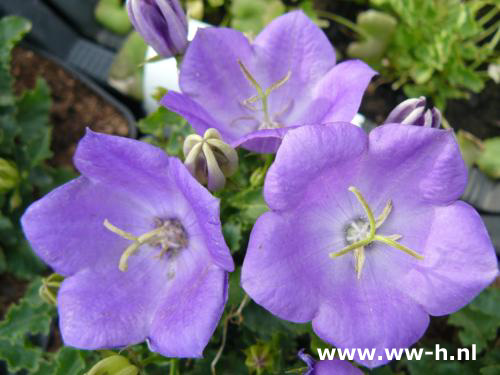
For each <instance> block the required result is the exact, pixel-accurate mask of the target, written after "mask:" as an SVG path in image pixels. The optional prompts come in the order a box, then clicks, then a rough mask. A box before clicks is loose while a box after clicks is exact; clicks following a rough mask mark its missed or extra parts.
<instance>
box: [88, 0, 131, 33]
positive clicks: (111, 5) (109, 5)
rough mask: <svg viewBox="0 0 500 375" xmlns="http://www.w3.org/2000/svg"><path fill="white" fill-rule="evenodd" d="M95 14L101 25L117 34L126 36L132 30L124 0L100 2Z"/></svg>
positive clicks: (101, 0)
mask: <svg viewBox="0 0 500 375" xmlns="http://www.w3.org/2000/svg"><path fill="white" fill-rule="evenodd" d="M94 14H95V18H96V20H97V21H98V22H99V23H100V24H101V25H103V26H104V27H106V28H107V29H109V30H110V31H112V32H114V33H116V34H122V35H123V34H126V33H128V32H129V30H130V29H131V28H132V25H131V23H130V21H129V19H128V14H127V10H126V9H125V6H124V5H123V1H122V0H100V1H99V2H98V3H97V6H96V8H95V12H94Z"/></svg>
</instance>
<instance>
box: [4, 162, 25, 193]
mask: <svg viewBox="0 0 500 375" xmlns="http://www.w3.org/2000/svg"><path fill="white" fill-rule="evenodd" d="M20 180H21V177H20V176H19V172H18V170H17V167H16V165H15V164H14V163H13V162H11V161H9V160H6V159H2V158H0V193H5V192H7V191H9V190H12V189H13V188H15V187H16V186H17V185H18V184H19V181H20Z"/></svg>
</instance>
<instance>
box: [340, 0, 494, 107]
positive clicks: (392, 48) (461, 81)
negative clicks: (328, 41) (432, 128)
mask: <svg viewBox="0 0 500 375" xmlns="http://www.w3.org/2000/svg"><path fill="white" fill-rule="evenodd" d="M371 4H372V6H373V7H374V8H376V9H377V11H380V12H384V13H386V17H388V16H392V17H395V18H396V19H397V26H396V28H395V31H394V34H393V35H392V38H391V41H390V42H388V39H387V38H388V36H389V35H388V33H387V32H381V33H375V32H370V31H369V30H367V29H366V24H365V23H361V22H360V21H362V20H363V18H361V16H360V18H358V22H359V25H358V27H359V28H361V29H362V33H360V34H363V35H361V36H362V37H363V38H364V40H363V41H361V42H358V43H356V44H353V45H351V47H350V49H349V51H350V52H351V53H352V55H353V56H360V57H363V56H366V57H368V61H369V62H370V63H371V64H372V65H373V66H374V67H375V68H376V69H378V70H379V71H380V72H381V74H382V75H383V76H385V77H387V78H388V79H389V80H391V81H395V83H394V85H393V87H394V88H399V87H401V86H402V87H403V90H404V92H405V94H406V95H407V96H408V97H417V96H420V95H425V96H428V97H432V98H433V100H434V102H435V104H436V105H437V106H438V107H439V108H441V109H444V108H445V106H446V101H447V100H448V99H451V98H465V97H467V96H468V94H469V93H470V92H476V93H477V92H479V91H481V90H482V89H483V87H484V84H485V81H486V80H487V79H488V75H487V73H486V71H483V70H480V69H483V65H487V64H488V63H490V62H493V61H494V60H495V58H498V53H497V52H496V51H495V47H496V45H497V43H498V41H499V39H500V31H499V28H498V26H499V22H500V21H498V15H499V14H500V5H499V3H498V2H494V1H482V0H473V1H466V2H465V1H459V0H447V1H434V0H372V1H371ZM381 20H382V19H381V16H379V21H381ZM377 22H378V21H377ZM385 23H386V25H387V28H388V30H389V29H390V28H392V27H393V26H394V25H393V21H389V19H388V20H387V22H385ZM378 27H383V25H382V24H378V25H377V28H378ZM366 35H368V36H366ZM384 46H387V48H386V50H385V52H384V53H382V54H381V53H380V49H381V48H383V47H384ZM375 47H376V48H375ZM374 50H375V53H374ZM377 56H383V58H379V59H374V57H375V58H376V57H377ZM485 69H486V68H485Z"/></svg>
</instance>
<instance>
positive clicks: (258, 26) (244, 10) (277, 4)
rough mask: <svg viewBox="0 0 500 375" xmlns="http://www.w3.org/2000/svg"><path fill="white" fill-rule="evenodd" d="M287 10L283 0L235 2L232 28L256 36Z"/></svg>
mask: <svg viewBox="0 0 500 375" xmlns="http://www.w3.org/2000/svg"><path fill="white" fill-rule="evenodd" d="M285 10H286V8H285V6H284V5H283V3H282V2H281V0H233V1H232V3H231V8H230V12H231V16H232V20H231V27H232V28H234V29H238V30H241V31H245V32H250V33H253V34H254V35H255V34H258V33H259V31H260V30H262V29H263V28H264V27H265V26H266V25H267V24H268V23H269V22H271V21H272V20H273V19H274V18H276V17H277V16H280V15H282V14H283V13H285Z"/></svg>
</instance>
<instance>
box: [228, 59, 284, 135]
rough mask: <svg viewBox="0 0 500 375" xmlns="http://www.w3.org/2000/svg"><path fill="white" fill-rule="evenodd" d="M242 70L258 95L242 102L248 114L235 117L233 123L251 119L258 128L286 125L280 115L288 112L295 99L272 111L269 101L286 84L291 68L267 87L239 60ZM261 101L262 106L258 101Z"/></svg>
mask: <svg viewBox="0 0 500 375" xmlns="http://www.w3.org/2000/svg"><path fill="white" fill-rule="evenodd" d="M238 64H239V65H240V68H241V71H242V72H243V75H244V76H245V78H246V79H247V80H248V81H249V83H250V84H251V85H252V86H253V87H254V88H255V90H256V91H257V95H254V96H251V97H250V98H247V99H245V100H243V102H241V103H240V104H241V106H242V107H243V108H245V109H246V110H247V111H248V113H249V114H248V116H242V117H238V118H236V119H234V120H233V121H232V123H231V125H234V124H236V123H238V122H240V121H250V122H252V123H255V125H254V126H255V128H256V130H263V129H276V128H282V127H284V125H283V124H282V123H281V122H280V117H282V116H285V115H286V114H288V113H289V112H290V111H291V110H292V108H293V99H291V100H290V101H289V102H288V103H287V104H286V105H284V106H283V108H279V109H278V110H277V111H276V112H272V108H271V105H270V102H269V97H270V95H271V93H272V92H273V91H275V90H277V89H279V88H281V87H282V86H284V85H285V84H286V83H287V82H288V80H289V79H290V77H291V76H292V72H291V70H289V71H288V72H287V74H286V75H285V76H284V77H283V78H281V79H280V80H278V81H276V82H274V83H273V84H271V86H269V87H268V88H266V89H263V88H262V86H261V85H260V84H259V83H258V82H257V80H256V79H255V78H254V77H253V76H252V74H251V72H250V71H249V70H248V68H247V67H246V66H245V65H244V64H243V62H241V61H238ZM258 102H260V106H257V105H256V103H258Z"/></svg>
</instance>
